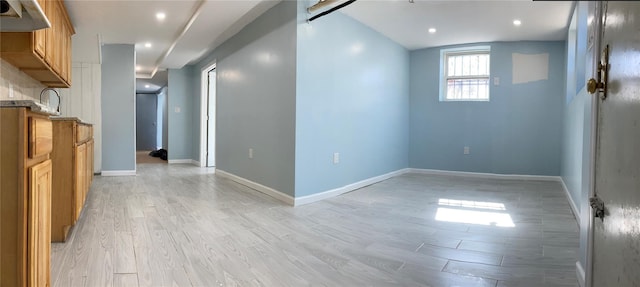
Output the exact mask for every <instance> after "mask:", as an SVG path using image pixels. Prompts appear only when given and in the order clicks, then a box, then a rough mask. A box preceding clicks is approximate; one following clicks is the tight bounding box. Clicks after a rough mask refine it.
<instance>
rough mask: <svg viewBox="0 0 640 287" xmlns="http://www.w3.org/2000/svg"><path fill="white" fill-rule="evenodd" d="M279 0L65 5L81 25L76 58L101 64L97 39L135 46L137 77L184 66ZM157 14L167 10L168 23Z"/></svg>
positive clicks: (113, 0) (85, 0)
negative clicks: (149, 45) (148, 44)
mask: <svg viewBox="0 0 640 287" xmlns="http://www.w3.org/2000/svg"><path fill="white" fill-rule="evenodd" d="M278 2H279V0H242V1H232V0H226V1H221V0H208V1H205V0H163V1H152V0H134V1H131V0H106V1H105V0H67V1H65V4H66V7H67V10H68V11H69V16H70V17H71V20H72V22H73V25H74V27H75V29H76V35H74V36H73V42H74V43H73V53H74V55H73V57H74V61H84V62H99V58H100V56H99V48H98V47H99V45H98V44H97V43H98V41H101V43H104V44H135V49H136V66H137V67H139V68H137V72H136V73H137V77H139V78H150V77H151V76H152V75H153V74H154V73H155V72H156V71H158V70H163V69H167V68H176V69H177V68H182V67H183V66H184V65H185V64H187V63H189V62H190V61H192V60H194V59H197V58H199V57H201V56H202V55H204V54H206V53H207V52H208V51H210V50H211V48H212V47H213V46H214V45H219V44H220V43H222V42H224V41H225V40H227V39H228V38H229V37H231V36H233V34H235V33H236V32H237V31H239V30H240V29H242V27H244V26H245V25H246V24H248V23H250V22H251V21H253V20H254V19H255V18H256V17H257V16H259V15H260V14H262V13H263V12H265V11H266V10H268V9H269V8H271V7H273V6H275V5H276V4H277V3H278ZM158 12H163V13H165V14H166V18H165V19H164V20H163V21H159V20H157V19H156V13H158ZM146 43H150V44H151V47H145V44H146ZM165 55H166V56H165ZM138 69H139V70H138Z"/></svg>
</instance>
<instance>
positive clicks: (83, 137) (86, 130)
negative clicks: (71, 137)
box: [76, 125, 91, 143]
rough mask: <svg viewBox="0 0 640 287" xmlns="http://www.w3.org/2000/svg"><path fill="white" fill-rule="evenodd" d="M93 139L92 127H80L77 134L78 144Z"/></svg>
mask: <svg viewBox="0 0 640 287" xmlns="http://www.w3.org/2000/svg"><path fill="white" fill-rule="evenodd" d="M90 137H91V126H87V125H78V128H77V132H76V143H82V142H85V141H87V140H89V138H90Z"/></svg>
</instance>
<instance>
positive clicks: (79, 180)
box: [73, 143, 87, 223]
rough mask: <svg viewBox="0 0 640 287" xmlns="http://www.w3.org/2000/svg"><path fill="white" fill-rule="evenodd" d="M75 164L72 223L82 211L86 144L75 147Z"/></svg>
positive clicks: (85, 173)
mask: <svg viewBox="0 0 640 287" xmlns="http://www.w3.org/2000/svg"><path fill="white" fill-rule="evenodd" d="M75 156H76V159H75V160H76V164H75V171H74V174H75V186H74V190H73V192H74V201H75V202H74V206H75V214H74V223H75V221H78V218H79V217H80V212H82V206H83V205H84V199H85V188H86V180H87V172H86V170H87V144H86V143H85V144H81V145H79V146H77V147H76V152H75Z"/></svg>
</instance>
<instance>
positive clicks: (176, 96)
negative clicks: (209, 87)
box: [167, 66, 199, 160]
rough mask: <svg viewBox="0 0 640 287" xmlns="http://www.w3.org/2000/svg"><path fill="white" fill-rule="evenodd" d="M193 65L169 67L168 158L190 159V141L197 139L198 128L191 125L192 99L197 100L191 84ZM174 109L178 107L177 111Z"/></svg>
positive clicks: (196, 94)
mask: <svg viewBox="0 0 640 287" xmlns="http://www.w3.org/2000/svg"><path fill="white" fill-rule="evenodd" d="M193 77H194V69H193V66H185V67H184V68H182V69H169V79H168V89H167V94H168V116H167V119H168V125H169V128H168V131H167V132H168V137H167V138H168V148H167V151H168V159H169V160H186V159H191V158H192V157H191V150H192V142H193V141H197V135H198V132H199V131H198V130H196V129H195V127H194V125H193V113H194V112H195V111H194V110H193V106H194V104H193V101H197V100H199V97H198V95H199V94H198V93H197V92H196V91H199V90H197V89H195V87H194V86H193V81H192V79H193ZM176 109H180V111H177V110H176Z"/></svg>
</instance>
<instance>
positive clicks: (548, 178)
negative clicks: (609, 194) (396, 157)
mask: <svg viewBox="0 0 640 287" xmlns="http://www.w3.org/2000/svg"><path fill="white" fill-rule="evenodd" d="M408 170H409V171H408V172H410V173H422V174H438V175H451V176H465V177H475V178H493V179H514V180H544V181H559V180H560V177H559V176H550V175H526V174H497V173H482V172H467V171H450V170H437V169H420V168H409V169H408Z"/></svg>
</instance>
